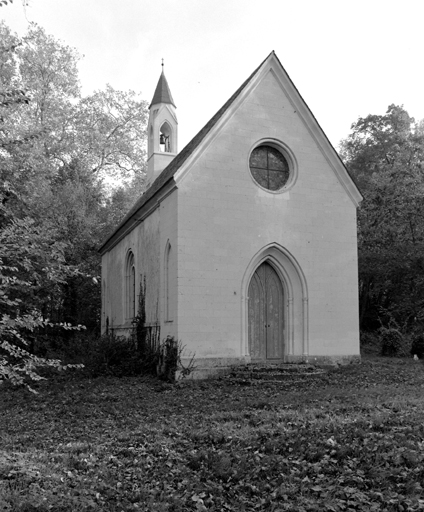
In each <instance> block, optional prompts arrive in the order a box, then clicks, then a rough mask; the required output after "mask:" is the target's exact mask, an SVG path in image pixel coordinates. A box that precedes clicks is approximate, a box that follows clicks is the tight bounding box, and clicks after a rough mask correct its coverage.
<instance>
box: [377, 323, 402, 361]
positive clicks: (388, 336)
mask: <svg viewBox="0 0 424 512" xmlns="http://www.w3.org/2000/svg"><path fill="white" fill-rule="evenodd" d="M380 340H381V355H382V356H389V357H393V356H399V355H402V354H403V352H404V350H403V345H404V339H403V335H402V333H401V332H400V331H398V330H397V329H393V328H389V329H387V328H385V327H382V328H381V329H380Z"/></svg>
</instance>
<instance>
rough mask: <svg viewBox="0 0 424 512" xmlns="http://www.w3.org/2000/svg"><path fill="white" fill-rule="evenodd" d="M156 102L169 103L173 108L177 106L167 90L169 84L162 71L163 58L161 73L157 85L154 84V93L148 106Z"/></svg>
mask: <svg viewBox="0 0 424 512" xmlns="http://www.w3.org/2000/svg"><path fill="white" fill-rule="evenodd" d="M157 103H170V104H171V105H173V106H174V107H175V108H177V107H176V105H175V103H174V100H173V99H172V94H171V91H170V90H169V85H168V82H167V80H166V77H165V73H164V71H163V59H162V73H161V75H160V78H159V82H158V85H157V86H156V90H155V94H154V95H153V99H152V102H151V103H150V107H151V106H152V105H156V104H157ZM150 107H149V108H150Z"/></svg>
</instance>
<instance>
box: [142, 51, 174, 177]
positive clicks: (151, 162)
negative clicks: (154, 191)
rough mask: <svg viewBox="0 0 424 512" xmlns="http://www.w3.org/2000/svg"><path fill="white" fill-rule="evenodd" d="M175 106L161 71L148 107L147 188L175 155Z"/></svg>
mask: <svg viewBox="0 0 424 512" xmlns="http://www.w3.org/2000/svg"><path fill="white" fill-rule="evenodd" d="M176 108H177V107H176V106H175V103H174V100H173V99H172V95H171V91H170V90H169V86H168V82H167V80H166V78H165V73H164V71H163V59H162V73H161V75H160V78H159V82H158V85H157V86H156V90H155V94H154V95H153V99H152V102H151V104H150V107H149V111H150V113H149V123H148V127H147V130H148V144H147V186H150V185H151V184H152V183H153V182H154V181H155V179H156V178H157V177H158V176H159V174H160V173H161V172H162V171H163V169H165V167H166V166H167V165H168V164H169V163H170V162H171V161H172V160H173V159H174V157H175V156H176V154H177V151H178V150H177V142H178V121H177V115H176Z"/></svg>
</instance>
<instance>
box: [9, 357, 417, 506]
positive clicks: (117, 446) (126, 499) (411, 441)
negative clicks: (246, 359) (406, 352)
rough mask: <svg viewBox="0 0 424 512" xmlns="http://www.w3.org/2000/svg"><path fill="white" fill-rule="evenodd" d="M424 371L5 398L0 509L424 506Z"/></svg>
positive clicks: (376, 362) (410, 365)
mask: <svg viewBox="0 0 424 512" xmlns="http://www.w3.org/2000/svg"><path fill="white" fill-rule="evenodd" d="M423 390H424V365H423V364H422V363H421V362H414V361H412V360H410V359H408V360H407V359H381V358H380V359H378V358H372V359H366V360H364V361H363V362H362V363H361V364H352V365H350V366H345V367H341V368H339V369H337V370H332V371H329V372H326V373H314V374H310V375H302V374H298V373H296V372H294V373H293V372H292V373H290V374H289V375H287V376H286V377H284V378H283V380H276V379H273V378H272V376H270V380H257V379H250V378H248V376H246V375H245V376H240V375H239V376H238V377H233V378H223V379H221V380H215V381H205V382H187V383H183V384H178V385H170V384H165V383H160V382H156V381H153V380H150V379H143V378H122V379H117V378H98V379H93V380H89V379H87V378H81V377H78V376H73V377H72V378H69V377H67V378H64V377H62V378H56V379H55V380H54V382H50V383H44V384H42V385H41V386H40V387H39V388H38V391H39V394H38V395H36V396H34V395H32V394H30V393H29V392H28V391H25V390H13V389H9V388H5V387H3V389H2V390H0V511H21V512H29V511H47V510H53V511H57V512H59V511H69V512H70V511H86V510H87V511H88V510H91V511H121V510H122V511H133V510H139V511H153V512H155V511H187V510H193V511H205V510H211V511H253V510H256V511H258V510H259V511H262V510H269V511H275V512H276V511H285V510H296V511H313V510H329V511H349V510H364V511H365V510H366V511H377V510H381V511H383V510H384V511H391V510H393V511H413V510H424V500H423V499H422V498H423V496H424V490H423V487H422V486H424V403H423V400H422V395H423Z"/></svg>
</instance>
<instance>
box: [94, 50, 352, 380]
mask: <svg viewBox="0 0 424 512" xmlns="http://www.w3.org/2000/svg"><path fill="white" fill-rule="evenodd" d="M149 111H150V114H149V122H148V155H147V156H148V162H147V168H148V170H147V178H146V180H147V187H146V190H145V192H144V193H143V194H142V195H141V196H140V198H139V199H138V201H137V202H136V203H135V205H134V206H133V207H132V209H131V210H130V211H129V212H128V214H127V215H126V216H125V217H124V219H123V220H122V222H121V223H120V224H119V225H118V226H117V227H116V229H115V230H114V232H113V233H112V234H111V235H110V236H109V238H108V239H107V240H106V241H105V242H104V243H103V245H102V247H101V248H100V252H101V255H102V331H103V332H105V331H109V332H110V331H111V330H112V331H113V332H115V333H116V334H125V333H128V332H130V330H131V328H132V326H133V321H134V318H135V317H136V315H137V313H138V307H139V302H140V297H141V295H142V298H143V307H144V308H145V315H146V317H145V318H146V325H147V326H148V327H149V328H151V330H152V331H154V332H155V333H159V334H158V336H159V337H160V339H161V340H163V339H165V338H166V337H167V336H172V337H174V339H176V340H180V341H181V343H182V345H183V346H184V347H185V348H184V352H183V360H184V359H187V360H188V359H189V358H191V357H192V356H193V355H194V356H195V361H196V368H197V371H198V375H199V376H200V375H202V376H203V375H206V374H210V375H214V374H215V373H217V372H218V371H222V369H225V368H228V367H230V366H234V365H244V364H246V363H249V362H260V363H263V364H275V363H281V362H311V363H323V364H328V363H331V362H333V363H334V362H338V363H343V362H348V361H351V360H352V359H355V358H358V357H359V353H360V352H359V322H358V269H357V232H356V210H357V207H358V205H359V203H360V201H361V199H362V196H361V194H360V192H359V190H358V188H357V187H356V185H355V183H354V181H353V180H352V178H351V176H350V175H349V173H348V171H347V169H346V167H345V166H344V165H343V163H342V161H341V159H340V158H339V156H338V154H337V152H336V151H335V149H334V148H333V146H332V145H331V143H330V142H329V140H328V139H327V137H326V135H325V134H324V132H323V130H322V129H321V127H320V125H319V124H318V121H317V120H316V119H315V117H314V115H313V114H312V112H311V111H310V109H309V108H308V106H307V104H306V103H305V101H304V100H303V98H302V96H301V95H300V93H299V91H298V90H297V89H296V87H295V85H294V84H293V82H292V81H291V79H290V78H289V76H288V74H287V73H286V71H285V70H284V68H283V66H282V65H281V63H280V61H279V59H278V58H277V56H276V54H275V53H274V52H271V53H270V55H268V57H267V58H266V59H265V60H264V61H263V62H262V63H261V64H260V65H259V67H258V68H256V69H255V70H254V71H253V73H252V74H251V75H250V76H249V77H248V78H247V80H245V81H244V82H243V84H242V85H241V86H240V87H239V88H238V89H237V91H235V92H234V94H233V95H232V96H231V97H230V98H229V99H228V101H227V102H226V103H225V104H224V105H223V106H222V108H221V109H220V110H219V111H218V112H217V113H216V114H215V115H214V116H213V117H212V119H210V120H209V122H207V123H206V125H205V126H204V127H203V128H202V129H201V130H200V132H199V133H198V134H197V135H196V136H195V137H194V138H193V139H192V140H191V142H189V144H187V146H185V147H184V149H182V150H181V151H180V152H178V146H177V144H178V121H177V115H176V105H175V102H174V99H173V97H172V94H171V90H170V87H169V85H168V82H167V79H166V77H165V75H164V73H163V70H162V74H161V76H160V78H159V81H158V84H157V87H156V90H155V92H154V95H153V99H152V102H151V104H150V110H149Z"/></svg>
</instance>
